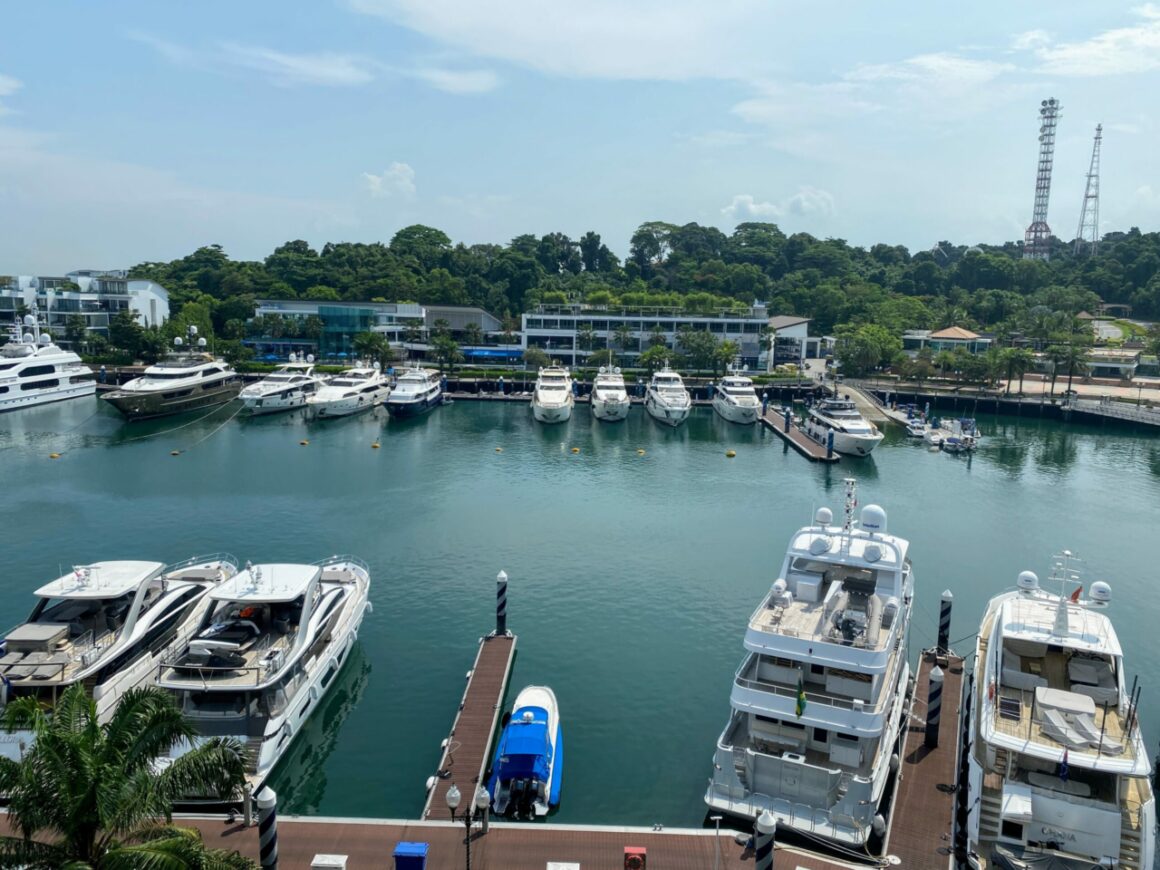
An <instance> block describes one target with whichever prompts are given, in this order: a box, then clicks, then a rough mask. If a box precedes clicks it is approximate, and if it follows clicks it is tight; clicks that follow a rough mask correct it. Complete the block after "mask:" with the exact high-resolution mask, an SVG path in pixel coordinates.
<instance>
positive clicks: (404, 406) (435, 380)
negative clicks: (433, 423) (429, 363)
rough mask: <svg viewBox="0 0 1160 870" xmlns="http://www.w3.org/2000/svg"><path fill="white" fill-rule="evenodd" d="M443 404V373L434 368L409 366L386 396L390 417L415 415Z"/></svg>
mask: <svg viewBox="0 0 1160 870" xmlns="http://www.w3.org/2000/svg"><path fill="white" fill-rule="evenodd" d="M441 404H443V375H441V374H440V373H439V372H437V371H435V370H434V369H425V368H420V367H418V366H416V367H414V368H409V369H407V370H406V371H405V372H403V374H401V375H400V376H399V378H398V380H396V381H395V386H394V388H393V389H392V390H391V395H390V396H388V397H387V411H389V412H390V414H391V416H392V417H400V418H402V417H417V416H419V415H420V414H426V413H427V412H428V411H430V410H431V409H432V408H435V407H438V406H439V405H441Z"/></svg>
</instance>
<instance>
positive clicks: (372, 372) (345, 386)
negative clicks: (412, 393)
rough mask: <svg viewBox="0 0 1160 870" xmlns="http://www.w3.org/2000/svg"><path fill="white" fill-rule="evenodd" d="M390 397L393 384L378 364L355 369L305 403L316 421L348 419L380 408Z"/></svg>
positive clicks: (339, 374)
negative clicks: (321, 419) (334, 418)
mask: <svg viewBox="0 0 1160 870" xmlns="http://www.w3.org/2000/svg"><path fill="white" fill-rule="evenodd" d="M390 394H391V384H390V381H389V380H388V379H387V376H386V375H385V374H383V372H382V371H381V369H380V368H379V364H378V363H375V364H374V365H373V366H366V365H364V366H355V367H354V368H349V369H345V370H343V371H341V372H339V373H338V374H337V375H335V376H334V377H333V378H331V379H330V380H329V381H328V382H327V383H326V384H324V385H323V386H321V387H319V389H318V391H317V392H316V393H315V394H314V395H313V396H310V397H308V398H307V399H306V409H307V410H308V411H309V412H310V413H311V414H312V415H313V416H314V417H346V416H349V415H350V414H358V413H360V412H362V411H369V410H370V409H371V408H375V407H378V406H379V405H381V404H383V403H384V402H385V401H386V400H387V397H388V396H390Z"/></svg>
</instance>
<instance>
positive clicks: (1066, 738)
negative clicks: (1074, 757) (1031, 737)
mask: <svg viewBox="0 0 1160 870" xmlns="http://www.w3.org/2000/svg"><path fill="white" fill-rule="evenodd" d="M1040 727H1042V728H1043V733H1044V734H1046V735H1047V736H1048V737H1050V738H1051V739H1052V740H1054V741H1056V742H1057V743H1062V744H1063V745H1064V746H1067V747H1069V748H1071V749H1087V746H1088V742H1087V739H1086V738H1084V737H1082V736H1081V735H1080V734H1078V733H1077V732H1076V730H1075V729H1074V728H1072V727H1071V725H1070V724H1068V721H1067V720H1066V719H1065V718H1064V717H1063V714H1062V713H1060V712H1059V711H1058V710H1047V711H1045V712H1044V713H1043V720H1042V722H1041V726H1040Z"/></svg>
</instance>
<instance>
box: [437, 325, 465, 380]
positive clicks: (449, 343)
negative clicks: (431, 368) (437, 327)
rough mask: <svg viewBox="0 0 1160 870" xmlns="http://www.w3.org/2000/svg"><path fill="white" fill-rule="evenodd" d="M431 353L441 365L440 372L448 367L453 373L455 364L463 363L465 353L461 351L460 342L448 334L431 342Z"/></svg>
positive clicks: (439, 336) (438, 336)
mask: <svg viewBox="0 0 1160 870" xmlns="http://www.w3.org/2000/svg"><path fill="white" fill-rule="evenodd" d="M431 353H432V354H434V356H435V359H436V360H437V361H438V363H439V371H443V366H444V365H446V366H447V369H448V371H452V372H453V371H455V364H456V363H461V362H463V352H462V351H461V350H460V349H459V344H458V342H456V341H455V339H453V338H452V337H451V336H450V335H449V334H447V333H444V334H442V335H436V336H435V339H434V341H432V342H431Z"/></svg>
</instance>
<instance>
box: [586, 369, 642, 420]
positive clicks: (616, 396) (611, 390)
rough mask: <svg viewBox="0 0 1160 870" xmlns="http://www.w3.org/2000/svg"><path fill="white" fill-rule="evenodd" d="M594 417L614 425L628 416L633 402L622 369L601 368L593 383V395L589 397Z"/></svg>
mask: <svg viewBox="0 0 1160 870" xmlns="http://www.w3.org/2000/svg"><path fill="white" fill-rule="evenodd" d="M589 404H590V405H591V409H592V416H593V417H595V418H596V419H597V420H603V421H605V422H606V423H614V422H616V421H617V420H623V419H624V418H626V417H627V416H628V409H629V408H631V407H632V401H631V400H630V399H629V398H628V390H627V389H626V388H625V386H624V375H622V374H621V373H620V368H619V367H618V368H612V369H609V368H606V367H605V366H601V367H600V371H599V372H597V374H596V377H595V378H594V379H593V381H592V395H591V396H589Z"/></svg>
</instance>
